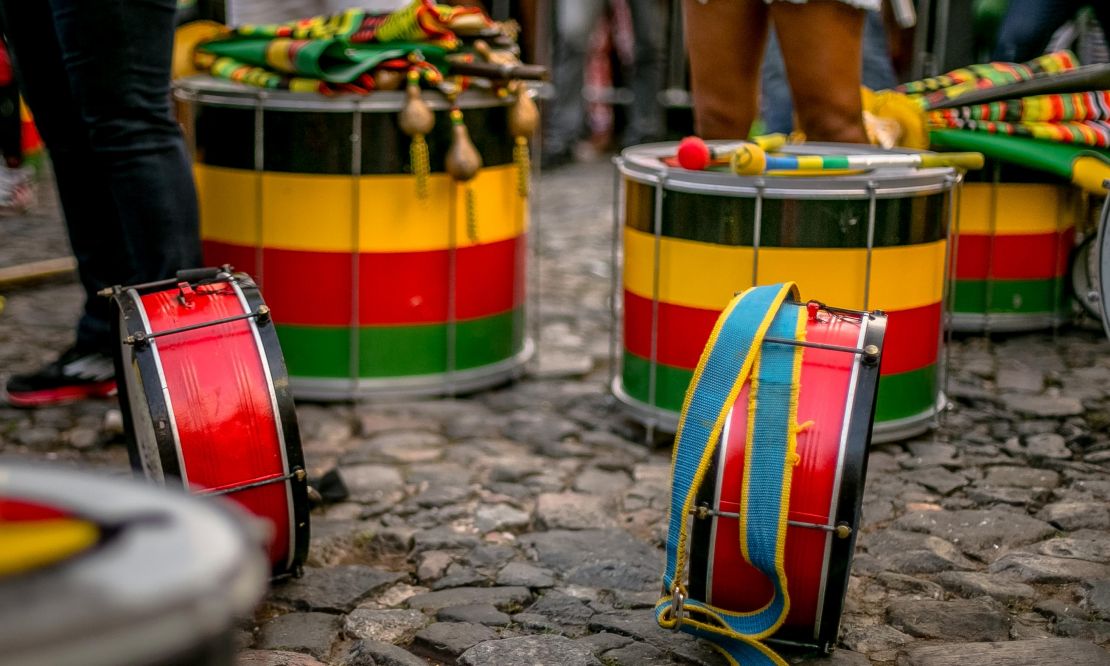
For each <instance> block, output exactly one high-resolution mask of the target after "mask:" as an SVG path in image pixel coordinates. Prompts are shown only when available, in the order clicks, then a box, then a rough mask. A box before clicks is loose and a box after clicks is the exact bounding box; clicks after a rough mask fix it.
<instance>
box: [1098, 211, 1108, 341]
mask: <svg viewBox="0 0 1110 666" xmlns="http://www.w3.org/2000/svg"><path fill="white" fill-rule="evenodd" d="M1101 218H1102V219H1101V220H1100V221H1099V225H1098V240H1097V241H1096V242H1097V243H1098V284H1099V288H1100V291H1101V293H1102V327H1103V329H1104V330H1105V331H1106V335H1108V336H1110V287H1108V286H1107V285H1110V229H1107V226H1110V198H1108V199H1107V200H1106V203H1104V204H1103V206H1102V216H1101Z"/></svg>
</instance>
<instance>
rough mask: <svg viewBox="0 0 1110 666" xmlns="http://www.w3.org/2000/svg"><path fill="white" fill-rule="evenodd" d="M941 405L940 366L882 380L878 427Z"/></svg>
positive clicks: (903, 373)
mask: <svg viewBox="0 0 1110 666" xmlns="http://www.w3.org/2000/svg"><path fill="white" fill-rule="evenodd" d="M936 402H937V366H936V365H935V364H934V365H930V366H926V367H924V368H921V369H918V370H910V371H909V372H899V373H898V374H896V375H882V376H881V377H879V398H878V400H877V401H876V404H875V423H882V422H885V421H897V420H899V419H904V418H909V417H911V416H917V415H919V414H921V413H922V412H927V411H929V410H930V409H932V408H933V407H934V406H935V405H936Z"/></svg>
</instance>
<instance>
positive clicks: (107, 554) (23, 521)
mask: <svg viewBox="0 0 1110 666" xmlns="http://www.w3.org/2000/svg"><path fill="white" fill-rule="evenodd" d="M243 518H245V516H235V515H232V514H231V513H229V512H228V510H227V507H222V506H217V505H215V504H213V503H210V502H204V501H201V500H198V499H196V498H191V497H188V496H186V495H184V494H182V493H174V492H170V491H168V490H162V489H156V488H152V487H150V486H147V485H144V484H139V483H136V482H135V481H133V480H131V479H119V478H114V479H107V478H100V477H97V476H95V475H91V474H87V473H78V472H75V471H71V470H61V469H56V468H50V469H48V468H45V467H34V466H29V465H16V464H12V463H3V464H0V662H3V663H5V664H19V666H120V665H121V664H127V665H129V666H170V665H172V666H232V664H234V663H235V641H234V635H233V632H234V627H235V620H236V618H238V617H242V616H244V615H249V613H250V612H251V610H252V609H253V608H254V606H255V604H256V603H258V601H259V599H261V597H262V595H263V593H264V592H265V589H266V569H267V567H266V562H265V558H264V557H263V555H262V549H261V544H260V543H259V540H258V539H257V538H256V536H252V533H251V530H250V529H247V528H246V526H245V525H244V523H243V520H242V519H243Z"/></svg>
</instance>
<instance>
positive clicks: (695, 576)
mask: <svg viewBox="0 0 1110 666" xmlns="http://www.w3.org/2000/svg"><path fill="white" fill-rule="evenodd" d="M787 307H790V306H787ZM794 307H798V306H794ZM811 313H813V311H812V310H811ZM886 330H887V319H886V317H884V316H883V315H881V314H879V313H870V314H867V313H855V312H845V311H840V310H836V309H833V308H828V309H825V310H821V311H818V312H816V313H813V314H811V315H810V318H809V321H808V323H807V325H806V331H805V342H806V343H807V344H816V345H829V346H833V347H839V348H840V349H830V348H824V349H822V348H815V347H805V348H803V350H802V370H801V375H800V379H799V382H798V386H799V387H800V388H799V389H798V416H797V422H798V423H807V422H812V423H811V425H808V427H805V428H803V429H802V430H801V431H800V432H799V433H798V440H797V449H796V452H797V454H798V461H799V462H798V463H797V464H796V465H795V467H794V472H793V481H792V483H791V491H790V499H789V513H788V520H789V521H790V522H789V527H787V530H786V549H785V570H786V579H787V581H788V584H787V589H788V591H789V594H790V613H789V614H788V615H787V617H786V620H785V622H784V624H783V625H782V627H781V628H780V629H779V630H778V631H777V632H776V633H775V634H774V636H773V637H772V639H773V640H778V641H785V642H794V643H800V644H804V645H809V646H816V647H819V648H821V649H823V650H825V651H828V650H830V649H832V647H833V646H834V645H835V644H836V640H837V634H838V633H839V630H840V617H841V613H842V611H843V608H844V597H845V594H846V593H847V591H848V574H849V571H850V568H851V562H852V552H853V547H854V544H855V539H856V533H857V531H858V529H859V523H860V505H861V502H862V501H863V487H864V476H865V474H866V472H867V456H868V450H869V448H870V441H871V425H872V418H873V414H874V409H875V396H876V391H877V390H878V385H879V365H878V360H877V357H878V356H879V355H881V357H882V362H883V363H884V364H885V363H886V351H885V349H884V342H883V340H884V334H885V333H886ZM767 344H769V343H768V342H764V345H767ZM853 349H854V350H870V351H871V352H872V353H871V355H870V356H867V355H864V354H856V353H849V352H846V351H844V350H853ZM749 389H750V382H747V383H745V384H744V387H743V388H742V389H741V391H740V394H739V396H738V397H737V399H736V402H735V403H734V406H733V408H732V410H731V411H730V412H729V415H728V417H727V419H726V421H725V426H724V430H723V431H722V434H721V441H720V444H719V445H718V447H717V451H716V457H715V458H714V462H713V463H712V465H711V466H710V468H709V470H708V473H707V475H706V477H705V480H704V481H703V482H702V487H701V491H700V492H699V493H698V496H697V505H698V507H704V509H705V510H706V512H705V515H696V516H695V518H694V524H693V531H692V534H691V545H690V581H689V586H688V589H689V593H690V598H691V599H698V600H702V601H704V602H706V603H708V604H711V605H713V606H715V607H718V608H722V609H727V610H730V611H735V612H746V611H755V610H758V609H759V608H761V607H763V606H765V605H766V604H767V602H768V601H770V598H771V594H772V588H771V584H770V582H769V581H768V580H767V579H766V578H765V577H764V576H763V574H761V573H760V572H758V571H756V570H755V569H754V568H752V567H751V566H750V565H749V564H747V563H746V562H745V561H744V558H743V556H742V554H741V552H740V546H739V543H740V537H739V529H738V527H739V521H738V520H737V512H738V511H740V506H741V503H740V502H741V499H740V498H741V489H742V488H743V484H744V479H745V476H744V453H745V452H744V449H745V441H746V435H747V432H748V417H749V409H748V395H749ZM699 510H700V509H699ZM759 510H761V511H769V512H774V511H775V510H776V509H775V508H774V507H759Z"/></svg>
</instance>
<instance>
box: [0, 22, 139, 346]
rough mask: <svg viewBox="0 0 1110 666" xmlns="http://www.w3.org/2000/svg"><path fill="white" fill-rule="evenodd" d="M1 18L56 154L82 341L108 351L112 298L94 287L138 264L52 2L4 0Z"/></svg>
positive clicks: (128, 276)
mask: <svg viewBox="0 0 1110 666" xmlns="http://www.w3.org/2000/svg"><path fill="white" fill-rule="evenodd" d="M0 16H2V20H3V23H4V25H5V26H6V28H7V30H6V35H7V39H8V45H9V48H10V50H11V55H12V58H13V62H14V64H15V67H16V72H17V76H18V79H19V87H20V90H21V91H22V93H23V97H24V99H25V100H26V101H27V104H28V106H29V107H30V108H31V112H32V113H33V114H34V116H35V125H36V126H37V128H38V131H39V134H40V135H41V136H42V138H43V142H44V144H45V145H46V149H47V152H48V153H49V155H50V162H51V166H52V170H53V173H54V179H55V181H56V183H57V186H58V195H59V199H60V201H61V204H62V213H63V217H64V218H65V222H66V227H67V229H68V231H69V241H70V246H71V247H72V249H73V254H74V257H75V258H76V259H77V267H78V275H79V276H80V279H81V284H82V286H83V287H84V288H85V298H86V301H85V308H84V312H83V314H82V316H81V319H80V321H79V322H78V325H77V342H76V346H77V347H78V348H80V349H82V350H90V349H109V348H111V346H112V344H113V343H112V341H111V340H110V339H109V336H110V327H109V322H108V317H109V308H108V300H107V299H105V298H102V297H100V296H97V295H96V292H97V290H99V289H102V288H103V287H106V286H110V285H112V284H120V283H123V282H128V281H131V280H132V279H133V278H134V277H135V270H134V267H133V266H132V264H131V259H130V255H129V254H128V253H127V251H126V248H125V246H124V239H123V232H122V230H121V228H120V226H119V216H118V215H117V213H116V204H115V200H114V199H113V197H112V193H111V189H110V186H109V180H108V174H107V172H106V171H105V170H104V169H103V168H101V167H100V166H99V164H98V162H97V161H96V160H95V159H94V157H93V153H92V148H91V146H90V144H89V137H88V130H87V128H86V126H85V123H84V120H82V118H81V115H80V110H79V105H78V103H77V100H76V98H75V97H74V95H73V93H72V91H71V90H70V86H69V80H68V77H67V74H66V70H65V66H64V64H63V62H62V52H61V47H60V46H59V45H58V39H57V34H56V32H55V29H54V16H53V13H52V11H51V8H50V6H49V4H48V3H46V2H25V1H24V0H0Z"/></svg>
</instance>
